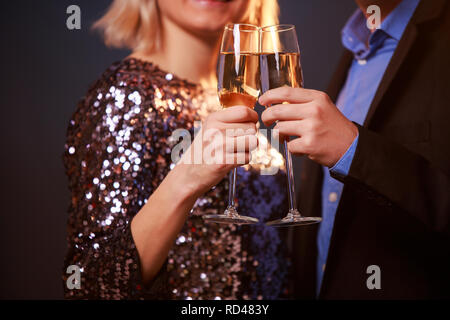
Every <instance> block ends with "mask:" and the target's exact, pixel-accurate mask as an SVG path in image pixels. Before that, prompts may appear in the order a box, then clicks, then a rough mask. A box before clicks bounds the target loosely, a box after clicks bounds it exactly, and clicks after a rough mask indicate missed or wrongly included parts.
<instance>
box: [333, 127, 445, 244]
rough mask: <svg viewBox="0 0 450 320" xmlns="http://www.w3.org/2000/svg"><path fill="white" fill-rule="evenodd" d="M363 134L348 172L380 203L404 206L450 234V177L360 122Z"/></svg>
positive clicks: (348, 179) (345, 179)
mask: <svg viewBox="0 0 450 320" xmlns="http://www.w3.org/2000/svg"><path fill="white" fill-rule="evenodd" d="M358 129H359V138H358V140H359V141H358V145H357V148H356V151H355V155H354V158H353V161H352V164H351V167H350V171H349V173H348V175H347V176H344V175H340V174H338V173H336V172H331V175H332V176H333V177H334V178H336V179H338V180H340V181H341V182H343V183H345V184H349V185H352V186H353V187H356V188H359V189H360V190H362V191H363V193H365V194H366V195H367V197H368V199H369V200H371V201H375V202H376V203H377V204H378V205H380V206H383V207H385V208H388V209H389V210H391V211H392V214H395V210H398V209H400V210H404V211H405V212H407V213H409V214H411V215H412V216H414V217H416V218H417V219H419V220H420V221H421V222H422V223H424V224H425V225H427V226H428V227H429V228H430V229H431V230H433V231H435V232H440V233H444V234H446V235H447V236H448V235H449V234H450V177H449V176H448V175H447V174H446V173H445V172H444V171H442V170H441V169H440V168H438V167H436V166H435V165H433V163H430V162H429V161H428V160H427V159H425V158H424V157H422V156H421V155H419V154H417V153H414V152H412V151H410V150H409V149H407V148H406V147H404V146H402V145H400V144H397V143H396V142H393V141H390V140H389V139H386V138H385V137H383V136H381V135H379V134H377V133H375V132H373V131H370V130H369V129H367V128H364V127H362V126H359V125H358Z"/></svg>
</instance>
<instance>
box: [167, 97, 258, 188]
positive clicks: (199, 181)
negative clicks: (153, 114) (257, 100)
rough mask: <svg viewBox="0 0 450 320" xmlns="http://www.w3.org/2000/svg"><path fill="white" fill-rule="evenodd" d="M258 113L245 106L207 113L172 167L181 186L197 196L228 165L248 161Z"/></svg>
mask: <svg viewBox="0 0 450 320" xmlns="http://www.w3.org/2000/svg"><path fill="white" fill-rule="evenodd" d="M257 121H258V114H257V113H256V112H255V111H254V110H252V109H250V108H248V107H245V106H235V107H230V108H226V109H223V110H220V111H217V112H214V113H212V114H210V115H209V116H208V117H207V119H206V120H205V121H204V123H203V126H202V129H201V131H200V132H199V133H198V134H197V136H196V137H195V139H194V141H193V143H192V144H191V146H190V147H189V149H188V150H187V151H186V152H185V154H183V156H182V158H181V160H180V163H179V164H177V166H176V167H175V169H177V171H178V173H179V174H181V175H182V176H183V178H180V180H181V181H183V182H182V183H183V184H184V186H185V187H186V188H187V189H188V190H191V192H192V193H193V194H195V195H196V196H200V195H201V194H203V193H204V192H206V191H207V190H209V189H210V188H211V187H212V186H214V185H216V184H217V183H218V182H219V181H220V180H221V179H222V178H223V177H224V176H225V175H226V174H227V173H228V172H229V171H230V170H231V169H233V168H235V167H237V166H240V165H243V164H246V163H248V162H249V161H250V153H251V151H253V150H254V149H255V148H256V147H257V145H258V141H257V138H256V122H257ZM175 169H174V170H175Z"/></svg>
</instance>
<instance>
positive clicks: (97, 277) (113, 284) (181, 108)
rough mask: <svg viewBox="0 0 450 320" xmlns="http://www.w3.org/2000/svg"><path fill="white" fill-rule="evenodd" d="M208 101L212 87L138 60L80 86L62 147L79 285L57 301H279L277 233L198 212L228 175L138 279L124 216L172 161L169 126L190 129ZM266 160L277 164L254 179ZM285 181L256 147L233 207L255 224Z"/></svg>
mask: <svg viewBox="0 0 450 320" xmlns="http://www.w3.org/2000/svg"><path fill="white" fill-rule="evenodd" d="M217 105H218V104H217V94H216V92H209V91H207V90H204V89H202V88H201V87H200V86H199V85H195V84H192V83H189V82H187V81H184V80H181V79H179V78H177V77H176V76H175V75H173V74H170V73H167V72H164V71H163V70H161V69H159V68H158V67H157V66H155V65H153V64H151V63H148V62H143V61H140V60H137V59H125V60H123V61H120V62H117V63H114V64H113V65H112V66H111V67H110V68H109V69H108V70H106V71H105V72H104V74H103V75H102V76H101V77H100V79H99V80H98V81H97V82H96V83H95V84H94V85H93V86H92V87H91V88H90V89H89V91H88V93H87V95H86V96H85V97H84V99H83V100H82V101H81V102H80V103H79V105H78V107H77V109H76V111H75V113H74V115H73V116H72V119H71V120H70V123H69V127H68V131H67V143H66V145H65V153H64V164H65V169H66V174H67V176H68V178H69V189H70V191H71V202H70V206H69V220H68V237H67V243H68V251H67V255H66V260H65V268H66V267H67V266H68V265H72V264H75V265H78V266H80V268H82V269H83V273H82V279H81V289H79V290H69V289H65V290H66V291H65V296H66V298H70V299H79V298H83V299H89V298H95V299H145V298H148V299H160V298H170V299H244V298H245V299H257V298H265V299H276V298H282V297H285V295H286V292H287V291H286V288H287V287H288V285H287V282H288V281H287V279H288V267H289V261H288V260H287V258H286V251H285V250H284V249H285V247H286V246H285V245H284V243H283V235H282V234H280V233H279V231H278V230H279V229H274V228H269V227H265V226H264V225H263V224H260V225H256V226H242V227H238V226H235V225H217V224H206V223H205V222H204V221H203V219H202V218H201V216H202V215H204V214H213V213H220V212H223V211H224V209H225V207H226V200H227V196H228V191H227V188H228V183H227V179H224V180H223V181H222V182H220V183H219V184H218V185H217V186H215V187H214V188H212V189H211V190H210V191H209V192H207V193H206V194H205V195H204V196H202V197H201V198H199V199H198V200H197V201H196V203H195V205H194V207H193V209H192V211H191V215H190V216H189V218H188V219H187V221H186V223H185V226H184V227H183V229H182V231H181V232H180V234H179V235H178V237H177V240H176V241H175V243H174V245H173V247H172V249H171V251H170V253H169V256H168V258H167V261H166V264H165V265H164V267H163V268H162V269H161V271H160V272H159V274H158V275H157V276H156V277H155V279H154V281H153V282H152V284H150V285H149V286H144V285H143V283H142V281H141V276H140V261H139V257H138V254H137V251H136V247H135V244H134V242H133V238H132V235H131V230H130V221H131V219H132V218H133V216H134V215H135V214H136V213H137V212H138V211H139V210H140V208H141V207H142V206H143V205H144V204H145V203H146V201H147V199H148V198H149V196H150V195H151V193H152V192H153V191H154V190H155V189H156V188H157V187H158V185H159V184H160V183H161V181H162V180H163V179H164V177H165V176H166V175H167V173H168V172H169V171H170V170H171V169H172V168H173V167H174V164H173V163H172V160H171V155H170V151H171V148H172V147H173V145H174V144H175V143H176V141H173V139H171V134H172V132H173V131H175V130H176V129H180V128H183V129H187V130H189V132H190V133H191V134H193V133H194V129H195V128H198V124H199V123H200V122H198V121H201V120H202V119H204V117H205V116H206V115H208V114H209V113H210V112H212V111H215V110H217ZM273 165H275V166H277V167H278V168H281V169H282V170H280V171H279V172H278V173H277V174H275V175H265V176H264V175H260V172H261V170H263V169H264V168H267V167H268V166H273ZM284 179H285V172H284V170H283V161H282V157H281V155H279V153H278V152H277V151H276V150H274V149H269V152H261V151H258V153H257V154H255V157H253V160H252V163H251V164H250V165H247V166H245V167H240V168H239V169H238V186H237V200H238V204H239V211H240V212H241V213H242V214H244V215H250V216H255V217H257V218H259V219H260V220H262V221H266V220H268V219H270V218H272V217H273V216H282V215H283V213H284V212H286V203H287V201H286V189H285V185H284ZM65 268H64V272H63V279H64V281H66V279H67V275H66V273H65ZM64 288H66V286H64Z"/></svg>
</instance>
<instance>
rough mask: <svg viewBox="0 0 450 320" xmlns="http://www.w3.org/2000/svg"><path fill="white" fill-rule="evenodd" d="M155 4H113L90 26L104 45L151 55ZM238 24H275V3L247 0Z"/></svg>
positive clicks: (134, 0) (155, 39) (136, 0)
mask: <svg viewBox="0 0 450 320" xmlns="http://www.w3.org/2000/svg"><path fill="white" fill-rule="evenodd" d="M156 1H157V0H114V1H113V3H112V4H111V6H110V7H109V8H108V10H107V12H106V13H105V15H103V17H101V18H100V19H99V20H98V21H97V22H95V24H94V25H93V28H94V29H97V30H100V31H101V33H102V34H103V38H104V41H105V44H106V45H107V46H111V47H116V48H124V47H125V48H129V49H132V50H142V51H146V52H150V51H153V50H157V49H158V48H159V46H160V41H161V39H160V32H159V29H160V21H159V13H158V8H157V4H156ZM248 1H249V2H250V4H249V6H248V10H247V12H246V14H245V15H244V17H243V18H242V21H239V22H241V23H249V24H253V25H257V26H267V25H274V24H277V23H278V12H279V8H278V2H277V0H248Z"/></svg>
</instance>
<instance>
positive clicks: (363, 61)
mask: <svg viewBox="0 0 450 320" xmlns="http://www.w3.org/2000/svg"><path fill="white" fill-rule="evenodd" d="M366 63H367V60H365V59H361V60H358V64H359V65H360V66H363V65H365V64H366Z"/></svg>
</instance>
